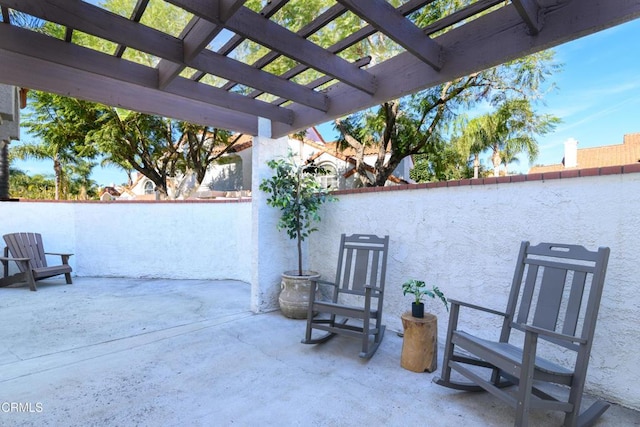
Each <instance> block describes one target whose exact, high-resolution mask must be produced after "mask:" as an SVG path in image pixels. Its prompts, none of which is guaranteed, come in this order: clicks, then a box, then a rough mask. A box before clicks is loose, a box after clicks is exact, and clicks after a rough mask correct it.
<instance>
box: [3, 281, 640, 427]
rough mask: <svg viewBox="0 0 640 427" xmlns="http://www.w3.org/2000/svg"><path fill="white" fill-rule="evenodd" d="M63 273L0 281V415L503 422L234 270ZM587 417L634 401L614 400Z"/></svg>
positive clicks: (636, 420) (94, 419) (387, 345)
mask: <svg viewBox="0 0 640 427" xmlns="http://www.w3.org/2000/svg"><path fill="white" fill-rule="evenodd" d="M74 281H75V283H74V285H71V286H69V285H65V284H63V283H64V280H62V281H60V280H49V281H42V282H39V284H38V289H39V290H38V292H29V291H28V290H27V289H26V288H15V289H6V288H5V289H0V313H2V319H3V320H2V323H1V324H0V331H1V336H2V337H3V339H2V343H1V344H0V367H1V369H0V390H2V407H1V412H0V424H1V425H13V426H16V425H33V426H45V425H50V426H90V425H96V426H103V425H104V426H111V425H118V426H129V425H138V426H160V425H162V426H198V425H203V426H227V425H232V424H233V425H241V426H248V425H277V426H296V425H300V426H351V425H375V426H380V425H385V426H404V425H417V426H456V427H458V426H461V425H464V426H465V427H471V426H511V425H513V419H514V414H513V411H512V410H511V409H510V408H509V407H507V406H505V405H503V404H502V403H501V402H499V401H498V400H496V399H494V398H492V397H491V396H489V395H487V394H471V393H463V392H456V391H453V390H449V389H446V388H443V387H440V386H437V385H435V384H433V383H432V382H431V380H432V378H433V377H434V376H435V375H437V374H436V373H434V374H428V373H424V374H417V373H414V372H410V371H407V370H405V369H402V368H401V367H400V352H401V347H402V339H401V338H399V337H398V336H397V335H396V334H395V333H394V332H393V331H387V334H386V336H385V338H384V341H383V343H382V345H381V346H380V349H379V350H378V352H377V353H376V355H375V356H374V357H373V358H372V359H371V360H369V361H363V360H361V359H359V358H358V352H359V343H358V341H357V340H350V339H348V338H343V337H336V338H335V339H334V340H332V341H330V342H328V343H326V344H324V345H321V346H306V345H302V344H300V339H301V338H302V336H303V334H304V327H305V322H304V321H301V320H290V319H286V318H284V317H283V316H282V315H281V314H280V313H279V312H273V313H267V314H261V315H255V314H253V313H251V312H250V310H249V298H250V287H249V285H248V284H246V283H243V282H236V281H201V280H198V281H195V280H194V281H188V280H158V279H121V278H114V279H111V278H75V279H74ZM47 283H48V284H47ZM440 353H441V351H440ZM531 423H532V425H535V426H558V425H560V424H561V423H562V417H561V415H560V414H557V413H545V412H543V413H535V414H534V416H533V417H532V420H531ZM598 425H602V426H605V425H611V426H634V425H638V426H640V414H639V413H638V412H634V411H631V410H628V409H625V408H622V407H619V406H617V405H612V407H611V408H610V409H609V411H607V412H606V413H605V415H604V416H603V418H602V419H601V420H600V422H599V423H598Z"/></svg>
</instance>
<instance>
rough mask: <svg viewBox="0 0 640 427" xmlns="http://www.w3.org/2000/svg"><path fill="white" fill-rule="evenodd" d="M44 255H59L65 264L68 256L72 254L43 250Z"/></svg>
mask: <svg viewBox="0 0 640 427" xmlns="http://www.w3.org/2000/svg"><path fill="white" fill-rule="evenodd" d="M44 254H45V255H54V256H56V255H57V256H59V257H60V258H62V263H63V264H67V263H68V262H69V258H70V257H71V255H73V254H67V253H60V252H45V253H44Z"/></svg>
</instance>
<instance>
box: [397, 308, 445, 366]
mask: <svg viewBox="0 0 640 427" xmlns="http://www.w3.org/2000/svg"><path fill="white" fill-rule="evenodd" d="M402 327H403V328H404V339H403V340H402V357H401V359H400V366H402V367H403V368H405V369H408V370H410V371H413V372H425V371H427V372H434V371H435V370H436V369H437V368H438V318H437V317H436V316H434V315H433V314H430V313H425V314H424V318H418V317H413V316H412V315H411V312H406V313H404V314H403V315H402Z"/></svg>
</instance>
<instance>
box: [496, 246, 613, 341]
mask: <svg viewBox="0 0 640 427" xmlns="http://www.w3.org/2000/svg"><path fill="white" fill-rule="evenodd" d="M523 244H524V243H523ZM526 252H527V255H526V257H525V258H524V259H523V262H522V264H520V268H518V269H517V270H516V274H515V277H514V285H515V286H514V287H513V288H512V293H511V296H510V298H511V299H512V300H511V301H510V304H509V307H511V308H512V309H513V310H514V311H512V312H510V314H511V315H512V318H513V319H515V321H514V323H515V324H516V325H511V326H512V327H515V328H516V329H520V330H522V329H523V328H522V325H533V326H536V327H539V328H543V329H547V330H550V331H554V332H558V333H562V334H566V335H572V336H577V337H580V338H590V337H591V336H592V335H593V330H592V328H593V325H591V324H581V317H583V318H584V317H586V316H585V314H586V312H587V311H589V312H591V311H593V310H595V309H596V308H595V307H597V305H599V302H600V298H601V294H602V280H599V277H598V274H599V271H600V270H601V269H596V265H602V264H603V263H604V265H606V261H607V259H604V260H603V259H598V255H600V257H608V253H606V254H605V253H604V252H602V253H600V252H591V251H588V250H585V248H583V247H581V246H577V245H557V244H556V245H552V244H547V243H545V244H539V245H537V246H530V247H528V248H527V250H526ZM551 258H554V259H551ZM558 258H563V259H564V260H565V261H561V262H560V261H558V260H557V259H558ZM600 274H601V275H602V273H600ZM523 277H524V280H523ZM521 287H522V292H520V288H521ZM585 293H586V294H588V295H589V296H590V297H589V298H587V299H585V298H583V295H584V294H585ZM594 304H597V305H596V306H595V307H594ZM515 309H517V311H515ZM505 335H506V336H507V337H508V333H507V334H505ZM540 338H542V339H547V340H548V341H551V342H555V343H557V344H560V345H563V346H565V347H569V348H574V345H573V344H572V343H567V342H564V341H562V342H557V340H555V339H554V338H547V337H544V336H541V337H540Z"/></svg>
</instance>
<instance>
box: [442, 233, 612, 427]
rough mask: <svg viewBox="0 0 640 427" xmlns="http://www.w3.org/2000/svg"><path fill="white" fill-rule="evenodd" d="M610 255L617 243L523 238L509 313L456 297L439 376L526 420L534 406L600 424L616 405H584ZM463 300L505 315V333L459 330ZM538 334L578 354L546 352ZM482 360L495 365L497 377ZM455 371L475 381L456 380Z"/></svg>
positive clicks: (519, 421) (572, 421) (568, 420)
mask: <svg viewBox="0 0 640 427" xmlns="http://www.w3.org/2000/svg"><path fill="white" fill-rule="evenodd" d="M608 259H609V248H602V247H601V248H599V249H598V250H597V251H589V250H587V249H585V248H584V247H582V246H577V245H564V244H552V243H540V244H538V245H536V246H530V245H529V242H522V245H521V247H520V254H519V256H518V262H517V266H516V270H515V274H514V277H513V285H512V288H511V293H510V296H509V301H508V304H507V309H506V312H504V313H502V312H499V311H496V310H490V309H486V308H483V307H479V306H477V305H472V304H467V303H463V302H460V301H450V302H451V311H450V317H449V330H448V332H447V341H446V345H445V353H444V360H443V367H442V376H441V378H439V379H436V380H435V382H436V383H437V384H440V385H443V386H447V387H451V388H454V389H458V390H467V391H485V390H486V391H488V392H490V393H491V394H493V395H495V396H496V397H498V398H500V399H502V400H503V401H505V402H506V403H508V404H509V405H510V406H512V407H514V408H516V420H515V426H518V427H521V426H526V425H528V418H529V410H530V409H544V410H556V411H563V412H565V413H566V414H565V419H564V425H565V426H583V425H591V424H592V423H594V422H595V420H596V419H597V418H598V417H600V416H601V415H602V414H603V413H604V412H605V411H606V410H607V409H608V408H609V406H610V405H609V404H608V403H607V402H604V401H596V402H595V403H593V404H592V405H591V406H590V407H589V408H588V409H587V410H585V411H584V412H583V413H580V405H581V401H582V395H583V389H584V384H585V377H586V374H587V366H588V364H589V353H590V351H591V344H592V340H593V333H594V329H595V326H596V319H597V316H598V308H599V306H600V298H601V295H602V286H603V283H604V277H605V274H606V269H607V262H608ZM461 307H464V308H465V310H467V309H471V310H481V311H484V312H486V313H490V314H491V315H498V316H501V317H503V326H502V333H501V334H500V338H499V340H497V341H491V340H487V339H482V338H479V337H477V336H474V335H471V334H469V333H467V332H465V331H463V330H460V329H458V314H459V312H460V308H461ZM515 335H518V337H515ZM514 338H515V339H514ZM538 340H540V344H541V345H542V340H544V341H545V342H547V343H550V344H548V345H550V346H560V347H563V348H564V349H566V350H569V351H571V352H575V353H574V354H575V361H574V362H573V363H571V364H570V365H571V366H561V365H559V364H557V363H555V362H552V361H550V360H546V359H543V358H542V357H541V356H540V355H539V354H538V352H537V350H538ZM459 350H463V352H461V351H459ZM566 350H564V351H566ZM478 367H483V368H489V369H490V371H489V372H490V373H491V375H490V379H488V378H487V377H489V375H487V377H485V376H483V375H481V372H479V371H482V369H480V368H478ZM452 370H454V371H456V372H457V373H458V374H460V375H462V376H463V377H465V378H466V379H468V380H470V381H471V383H469V382H467V381H463V382H459V381H454V380H452V379H451V373H452ZM543 383H553V384H561V385H564V386H567V387H568V388H569V390H568V391H569V396H568V398H567V399H560V398H558V397H555V396H552V395H551V392H550V391H549V390H547V391H543V390H541V389H540V388H539V387H540V386H541V385H542V384H543ZM510 386H514V387H510ZM554 394H557V393H554Z"/></svg>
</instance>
